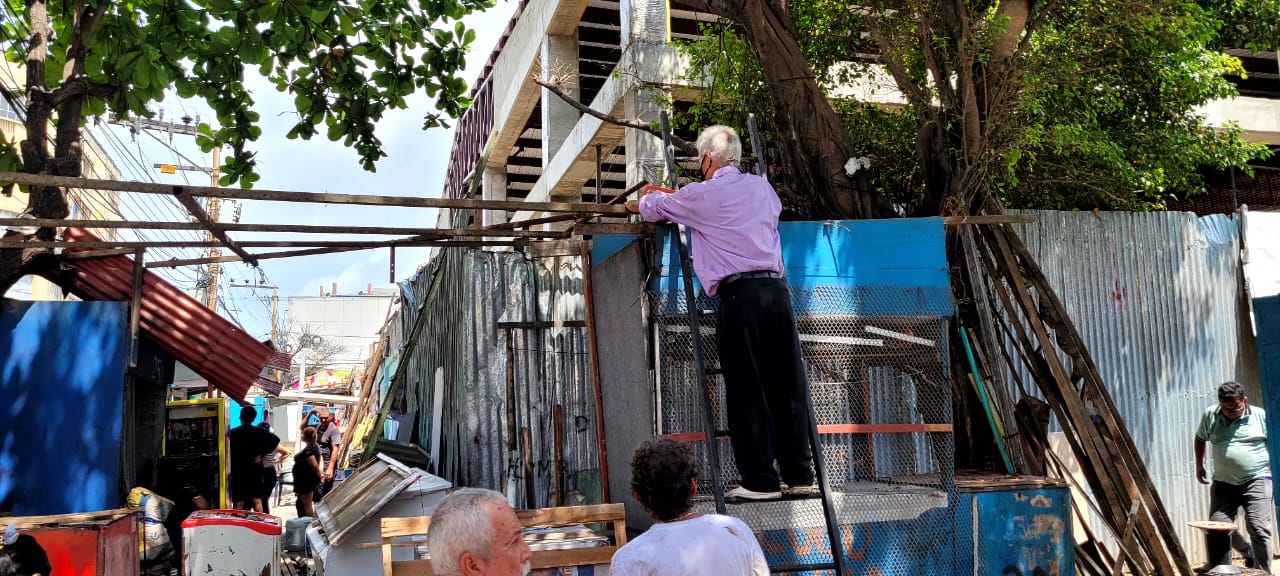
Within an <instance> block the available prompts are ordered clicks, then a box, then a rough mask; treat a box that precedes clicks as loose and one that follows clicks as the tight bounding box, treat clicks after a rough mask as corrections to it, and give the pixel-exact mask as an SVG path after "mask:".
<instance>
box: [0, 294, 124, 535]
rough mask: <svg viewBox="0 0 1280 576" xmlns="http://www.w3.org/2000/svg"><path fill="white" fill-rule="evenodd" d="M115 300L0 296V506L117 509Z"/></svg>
mask: <svg viewBox="0 0 1280 576" xmlns="http://www.w3.org/2000/svg"><path fill="white" fill-rule="evenodd" d="M128 325H129V314H128V307H127V305H126V304H125V303H124V302H17V301H10V300H3V301H0V398H3V399H4V402H3V403H0V512H8V513H12V514H15V515H20V516H22V515H44V514H70V513H78V512H90V511H95V510H109V509H112V508H117V507H119V504H120V502H119V501H118V494H117V486H116V484H117V482H118V477H119V465H120V463H119V459H120V428H121V415H122V412H123V401H124V395H123V392H124V373H125V357H126V355H127V354H128Z"/></svg>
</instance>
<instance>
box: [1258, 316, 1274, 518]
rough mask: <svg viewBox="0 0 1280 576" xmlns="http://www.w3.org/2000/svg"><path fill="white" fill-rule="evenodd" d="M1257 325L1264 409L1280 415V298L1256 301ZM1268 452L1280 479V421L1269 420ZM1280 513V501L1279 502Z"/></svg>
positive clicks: (1259, 372) (1272, 469) (1259, 369)
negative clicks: (1278, 439)
mask: <svg viewBox="0 0 1280 576" xmlns="http://www.w3.org/2000/svg"><path fill="white" fill-rule="evenodd" d="M1253 323H1254V326H1255V327H1256V330H1257V337H1258V375H1259V383H1260V384H1261V388H1262V407H1263V409H1264V410H1266V411H1267V413H1268V414H1280V296H1269V297H1266V298H1255V299H1254V300H1253ZM1267 438H1268V439H1269V441H1268V442H1267V450H1268V451H1269V452H1270V455H1271V477H1272V478H1280V441H1277V440H1276V439H1277V438H1280V420H1277V418H1276V416H1271V417H1269V418H1267ZM1275 505H1276V511H1277V513H1280V499H1277V500H1275Z"/></svg>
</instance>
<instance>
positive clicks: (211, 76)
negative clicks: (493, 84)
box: [0, 0, 493, 289]
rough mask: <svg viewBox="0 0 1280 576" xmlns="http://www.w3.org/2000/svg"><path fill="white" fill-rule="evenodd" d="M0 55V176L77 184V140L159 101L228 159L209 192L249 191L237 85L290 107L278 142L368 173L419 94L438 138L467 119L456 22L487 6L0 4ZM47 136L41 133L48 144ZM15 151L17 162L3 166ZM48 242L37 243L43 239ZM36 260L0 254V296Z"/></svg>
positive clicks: (51, 202)
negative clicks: (0, 82) (332, 150)
mask: <svg viewBox="0 0 1280 576" xmlns="http://www.w3.org/2000/svg"><path fill="white" fill-rule="evenodd" d="M4 4H5V9H6V12H5V13H4V14H3V21H2V22H0V44H2V47H3V48H4V49H5V51H6V54H7V56H8V58H9V60H10V61H12V62H16V63H21V64H23V65H25V69H26V86H25V87H23V88H24V89H25V100H26V111H27V117H26V119H25V123H26V129H27V139H26V140H25V141H23V142H21V143H14V142H8V143H5V144H6V146H4V147H3V150H4V151H6V152H7V154H5V155H4V156H3V159H0V168H11V167H14V166H21V169H22V170H23V171H25V172H29V173H33V174H40V173H46V174H53V175H59V176H79V175H80V170H81V165H82V164H81V154H82V153H81V134H80V129H81V127H82V125H83V122H84V119H85V118H86V117H88V116H95V115H101V114H104V113H106V112H108V111H110V112H113V113H116V114H120V115H123V116H129V115H140V116H148V115H149V114H150V113H149V112H148V109H147V107H148V105H149V104H151V103H154V102H156V101H159V100H162V99H163V98H164V97H165V95H166V93H167V92H169V91H171V90H172V91H176V93H177V94H178V95H179V96H181V97H184V98H199V99H201V100H203V101H204V102H206V103H207V104H208V105H209V107H210V108H212V109H213V110H214V112H215V113H216V120H217V123H216V126H217V127H216V128H215V127H211V126H210V125H208V124H206V125H202V126H201V127H200V131H201V133H202V135H201V137H200V138H199V139H198V142H199V143H200V145H201V146H202V147H203V148H205V149H206V150H212V149H213V148H214V147H221V146H229V147H230V148H231V150H232V154H231V155H230V156H229V157H227V158H226V160H225V163H224V164H223V166H222V168H221V174H222V176H221V180H222V181H221V183H222V184H223V185H232V184H236V183H239V184H240V185H242V186H246V187H247V186H250V185H252V184H253V182H255V181H256V180H257V179H258V176H257V174H256V173H255V162H254V153H253V151H252V143H253V142H254V141H255V140H257V139H258V137H259V136H260V134H261V129H260V128H259V127H258V120H259V113H258V112H256V111H255V110H254V99H253V95H252V94H251V93H250V92H249V90H247V89H246V84H245V81H246V74H255V73H256V74H261V75H263V76H265V77H266V78H268V79H269V80H270V81H271V83H273V84H274V85H275V87H276V88H277V89H279V90H281V91H282V92H287V93H289V94H291V95H292V96H293V98H294V104H295V106H296V112H297V117H298V122H297V124H296V125H295V126H294V127H293V129H292V130H290V131H289V137H290V138H299V137H300V138H310V137H311V136H313V135H315V134H316V132H317V131H318V130H321V129H323V130H324V133H325V135H326V136H327V137H328V138H329V139H331V140H335V141H337V140H342V141H344V143H345V144H346V145H348V146H351V147H353V148H354V149H355V150H356V152H357V153H358V154H359V157H360V161H361V163H362V164H363V165H364V167H365V168H366V169H368V170H373V169H374V165H375V163H376V162H377V160H379V159H380V158H382V157H383V156H384V155H385V154H384V152H383V150H382V143H381V142H380V141H379V140H378V137H377V136H376V135H375V134H374V126H375V124H376V123H377V121H378V120H379V119H380V118H382V117H383V115H384V114H385V113H386V111H387V110H389V109H402V108H406V107H407V101H406V98H407V97H409V96H411V95H412V94H414V93H415V92H418V91H425V92H426V93H427V94H428V95H429V96H430V97H432V98H434V108H435V111H432V112H429V113H427V114H426V116H425V118H424V123H423V127H424V128H432V127H436V126H443V125H445V122H446V121H447V118H450V117H453V118H456V117H457V116H458V115H459V114H460V113H461V111H462V110H463V109H464V108H465V107H466V106H467V105H468V100H467V97H466V89H467V87H466V83H465V82H464V81H463V80H462V78H460V77H459V76H458V73H459V72H460V71H461V70H462V68H463V66H464V55H465V52H466V50H467V48H468V46H469V45H470V43H471V42H472V40H473V39H474V38H475V33H474V32H473V31H471V30H467V29H466V28H465V27H464V26H463V24H462V23H461V21H460V19H461V18H462V17H463V16H465V15H466V14H468V13H470V12H472V11H475V10H481V9H485V8H488V7H490V6H492V5H493V0H418V1H409V0H342V1H339V0H284V1H275V0H180V1H173V0H130V1H119V0H26V2H25V4H19V3H17V2H12V1H9V0H5V3H4ZM51 130H52V131H53V132H52V133H51ZM19 150H20V151H21V155H20V157H19V156H18V155H17V154H16V152H17V151H19ZM29 192H30V199H29V204H28V208H27V212H28V213H30V214H32V215H34V216H36V217H40V218H65V217H66V215H67V202H66V199H65V198H64V197H63V194H62V192H61V191H60V190H58V189H56V188H45V187H38V186H33V187H31V189H30V190H29ZM51 234H52V232H51V231H49V230H44V231H42V232H41V236H42V237H45V238H48V237H50V236H51ZM44 255H47V252H45V251H40V250H28V251H25V252H21V253H19V251H18V250H3V251H0V289H2V288H4V287H7V286H9V285H10V284H11V283H12V282H13V281H14V280H16V279H17V278H18V277H20V276H21V275H22V274H24V273H26V271H27V270H29V269H30V267H31V265H32V262H33V261H34V260H35V259H38V258H41V257H43V256H44Z"/></svg>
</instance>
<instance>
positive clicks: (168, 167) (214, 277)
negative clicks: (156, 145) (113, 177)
mask: <svg viewBox="0 0 1280 576" xmlns="http://www.w3.org/2000/svg"><path fill="white" fill-rule="evenodd" d="M126 125H132V124H128V123H126ZM221 164H222V149H221V148H214V149H213V166H211V167H208V168H206V167H204V166H187V165H174V164H152V166H154V167H155V168H158V169H160V173H162V174H176V173H178V172H179V171H182V172H204V173H207V174H208V175H209V180H210V184H209V185H210V186H212V187H214V188H217V187H218V178H219V175H220V174H219V171H218V168H219V166H220V165H221ZM207 201H208V205H207V207H206V210H207V211H208V212H209V219H211V220H213V221H214V222H218V221H219V216H220V214H221V212H222V210H221V207H222V203H221V202H220V201H219V199H218V198H209V199H207ZM204 239H205V240H206V241H207V242H209V243H211V244H214V243H216V242H217V238H215V237H214V236H213V232H211V231H207V232H205V235H204ZM205 255H206V256H207V257H209V258H210V259H216V258H218V257H220V256H222V248H220V247H218V246H216V245H215V246H213V247H210V248H209V251H208V252H207V253H206V254H205ZM221 275H222V265H221V264H219V263H217V262H216V261H214V262H211V263H210V264H209V265H208V267H207V268H206V270H205V291H204V306H205V308H208V309H210V310H213V311H214V312H215V313H216V312H217V311H218V280H219V279H220V277H221Z"/></svg>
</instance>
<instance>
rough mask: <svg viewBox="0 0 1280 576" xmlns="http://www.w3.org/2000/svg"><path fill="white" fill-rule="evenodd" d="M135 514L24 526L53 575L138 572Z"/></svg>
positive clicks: (110, 575) (127, 575)
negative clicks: (68, 522) (55, 524)
mask: <svg viewBox="0 0 1280 576" xmlns="http://www.w3.org/2000/svg"><path fill="white" fill-rule="evenodd" d="M138 529H139V524H138V514H136V513H125V514H118V515H115V516H111V517H106V518H104V519H103V520H95V521H91V522H84V523H78V524H66V525H60V526H42V527H36V528H30V529H24V530H22V532H23V533H24V534H30V535H31V537H32V538H35V539H36V542H38V543H40V547H41V548H44V552H45V554H47V555H48V556H49V565H50V566H52V567H53V571H52V573H53V574H54V575H56V576H138V573H139V570H140V567H139V566H140V565H139V558H138Z"/></svg>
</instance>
